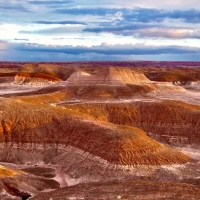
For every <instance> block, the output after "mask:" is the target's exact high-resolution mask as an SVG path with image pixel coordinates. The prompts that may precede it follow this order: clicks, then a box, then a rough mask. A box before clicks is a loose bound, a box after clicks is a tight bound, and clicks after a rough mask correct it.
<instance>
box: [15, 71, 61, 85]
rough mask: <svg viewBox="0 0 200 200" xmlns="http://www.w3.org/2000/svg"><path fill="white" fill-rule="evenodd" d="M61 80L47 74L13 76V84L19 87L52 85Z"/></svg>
mask: <svg viewBox="0 0 200 200" xmlns="http://www.w3.org/2000/svg"><path fill="white" fill-rule="evenodd" d="M60 80H61V79H59V78H57V77H53V76H50V75H47V74H41V73H38V74H37V73H32V74H31V73H17V74H16V75H15V79H14V84H19V85H52V84H55V83H57V82H59V81H60Z"/></svg>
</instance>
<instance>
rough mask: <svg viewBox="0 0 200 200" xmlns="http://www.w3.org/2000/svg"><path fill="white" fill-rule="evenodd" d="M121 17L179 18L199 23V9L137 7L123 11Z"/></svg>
mask: <svg viewBox="0 0 200 200" xmlns="http://www.w3.org/2000/svg"><path fill="white" fill-rule="evenodd" d="M123 18H124V19H125V20H126V21H135V22H143V23H148V22H158V23H160V22H162V21H164V20H165V19H167V18H168V19H181V20H183V21H184V22H187V23H200V11H199V10H194V9H191V10H172V11H169V10H160V9H146V8H137V9H134V10H130V11H129V12H124V13H123Z"/></svg>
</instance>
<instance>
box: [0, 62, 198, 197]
mask: <svg viewBox="0 0 200 200" xmlns="http://www.w3.org/2000/svg"><path fill="white" fill-rule="evenodd" d="M199 145H200V63H175V62H174V63H173V62H172V63H167V62H123V63H122V62H99V63H98V62H88V63H87V62H85V63H0V199H36V200H40V199H41V200H43V199H55V200H56V199H66V200H67V199H97V200H98V199H124V200H125V199H129V200H131V199H139V200H141V199H185V200H186V199H187V200H188V199H195V200H198V199H200V188H199V187H200V148H199Z"/></svg>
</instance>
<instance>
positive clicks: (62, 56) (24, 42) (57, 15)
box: [0, 0, 200, 62]
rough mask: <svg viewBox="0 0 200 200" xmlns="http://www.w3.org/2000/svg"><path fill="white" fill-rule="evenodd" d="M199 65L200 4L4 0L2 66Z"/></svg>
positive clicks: (0, 0)
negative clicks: (20, 63) (67, 63)
mask: <svg viewBox="0 0 200 200" xmlns="http://www.w3.org/2000/svg"><path fill="white" fill-rule="evenodd" d="M101 60H102V61H105V60H108V61H109V60H111V61H115V60H116V61H117V60H126V61H129V60H152V61H200V3H199V0H190V1H185V0H176V1H175V0H168V1H161V0H101V1H96V0H57V1H55V0H0V61H55V62H57V61H101Z"/></svg>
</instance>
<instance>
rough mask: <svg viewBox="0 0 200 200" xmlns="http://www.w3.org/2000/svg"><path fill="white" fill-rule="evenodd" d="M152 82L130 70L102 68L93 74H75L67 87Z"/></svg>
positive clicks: (80, 72) (68, 81) (70, 78)
mask: <svg viewBox="0 0 200 200" xmlns="http://www.w3.org/2000/svg"><path fill="white" fill-rule="evenodd" d="M149 82H150V80H149V79H148V78H147V77H146V76H145V75H144V74H142V73H141V72H137V71H133V70H131V69H129V68H113V67H107V68H102V69H101V68H100V69H97V70H95V71H94V72H92V73H88V72H83V71H78V72H74V73H73V74H72V75H71V76H70V77H69V78H68V79H67V85H69V86H75V85H81V86H91V85H108V86H124V85H126V84H135V85H137V84H141V83H149Z"/></svg>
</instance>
